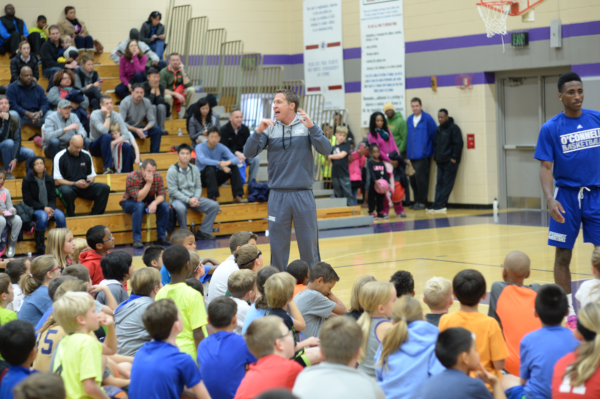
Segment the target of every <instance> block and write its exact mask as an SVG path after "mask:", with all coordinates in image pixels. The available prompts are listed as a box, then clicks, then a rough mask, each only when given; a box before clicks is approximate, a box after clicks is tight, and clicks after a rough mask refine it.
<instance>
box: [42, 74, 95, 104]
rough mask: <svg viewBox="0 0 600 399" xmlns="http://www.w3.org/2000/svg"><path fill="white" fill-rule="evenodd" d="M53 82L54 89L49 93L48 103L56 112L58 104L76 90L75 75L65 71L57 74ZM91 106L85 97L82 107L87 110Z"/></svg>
mask: <svg viewBox="0 0 600 399" xmlns="http://www.w3.org/2000/svg"><path fill="white" fill-rule="evenodd" d="M52 80H53V82H52V88H51V89H50V91H49V92H48V102H49V103H50V109H51V110H56V107H57V106H58V102H59V101H60V100H62V99H65V98H66V97H67V96H68V95H69V93H70V92H71V91H72V90H73V89H75V74H74V73H73V71H71V70H69V69H63V70H62V71H58V72H57V73H55V74H54V78H53V79H52ZM89 105H90V101H89V100H88V99H87V97H85V96H84V101H83V102H82V103H81V107H82V108H83V109H87V108H88V106H89Z"/></svg>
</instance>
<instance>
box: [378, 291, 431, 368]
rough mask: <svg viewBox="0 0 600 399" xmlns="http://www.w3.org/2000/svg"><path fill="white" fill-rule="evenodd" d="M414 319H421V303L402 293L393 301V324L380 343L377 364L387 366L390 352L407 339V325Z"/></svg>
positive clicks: (394, 350)
mask: <svg viewBox="0 0 600 399" xmlns="http://www.w3.org/2000/svg"><path fill="white" fill-rule="evenodd" d="M416 320H423V309H422V308H421V304H420V303H419V301H417V300H416V299H415V298H413V297H412V296H408V295H403V296H402V297H400V299H399V300H398V301H396V303H394V311H393V313H392V321H393V322H394V326H393V327H392V328H391V330H389V331H388V332H387V334H385V337H383V340H382V341H381V345H382V346H383V348H382V350H381V358H380V359H379V366H385V367H387V362H388V359H389V357H390V355H391V354H393V353H394V352H396V351H397V350H398V349H400V347H401V346H402V344H403V343H405V342H406V340H407V339H408V325H409V324H410V323H412V322H413V321H416Z"/></svg>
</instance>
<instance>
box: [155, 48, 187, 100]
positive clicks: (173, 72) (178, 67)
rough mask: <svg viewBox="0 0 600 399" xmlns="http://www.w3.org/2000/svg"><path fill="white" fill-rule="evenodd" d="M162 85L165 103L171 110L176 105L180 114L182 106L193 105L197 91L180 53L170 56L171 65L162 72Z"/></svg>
mask: <svg viewBox="0 0 600 399" xmlns="http://www.w3.org/2000/svg"><path fill="white" fill-rule="evenodd" d="M160 83H161V84H162V85H163V86H165V89H166V90H165V93H166V94H165V101H166V102H167V104H169V107H170V108H172V107H173V103H175V109H176V110H177V112H179V110H180V109H181V105H183V104H185V108H189V106H190V105H192V102H193V101H194V96H195V95H196V90H195V89H194V88H193V87H191V86H192V82H191V81H190V78H188V76H187V73H186V72H185V67H184V66H183V63H182V62H181V56H180V55H179V54H178V53H171V54H170V55H169V65H168V66H167V67H166V68H163V69H162V70H161V71H160Z"/></svg>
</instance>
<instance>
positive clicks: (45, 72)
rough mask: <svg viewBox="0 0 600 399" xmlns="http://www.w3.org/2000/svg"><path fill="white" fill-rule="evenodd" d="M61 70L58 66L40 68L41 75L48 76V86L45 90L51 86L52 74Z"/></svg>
mask: <svg viewBox="0 0 600 399" xmlns="http://www.w3.org/2000/svg"><path fill="white" fill-rule="evenodd" d="M61 70H62V68H60V67H52V68H46V69H43V70H42V75H43V76H44V77H45V78H48V88H47V89H46V92H48V91H50V89H51V88H52V79H54V74H55V73H56V72H58V71H61Z"/></svg>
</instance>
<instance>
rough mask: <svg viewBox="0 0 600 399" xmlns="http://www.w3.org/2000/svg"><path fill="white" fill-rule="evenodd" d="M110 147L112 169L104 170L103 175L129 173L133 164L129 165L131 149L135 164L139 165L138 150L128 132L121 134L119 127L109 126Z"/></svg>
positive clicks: (114, 124)
mask: <svg viewBox="0 0 600 399" xmlns="http://www.w3.org/2000/svg"><path fill="white" fill-rule="evenodd" d="M109 130H110V137H111V139H112V141H111V142H110V147H111V150H112V158H113V167H112V169H105V170H104V173H105V174H108V173H129V172H131V171H132V170H133V164H132V163H131V158H132V155H131V149H133V152H134V154H135V159H136V161H137V163H136V164H138V165H139V163H140V162H139V160H140V148H139V147H138V145H137V142H136V141H135V138H134V137H133V135H132V134H131V132H129V131H124V132H122V133H121V125H120V124H118V123H113V124H112V125H110V128H109Z"/></svg>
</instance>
